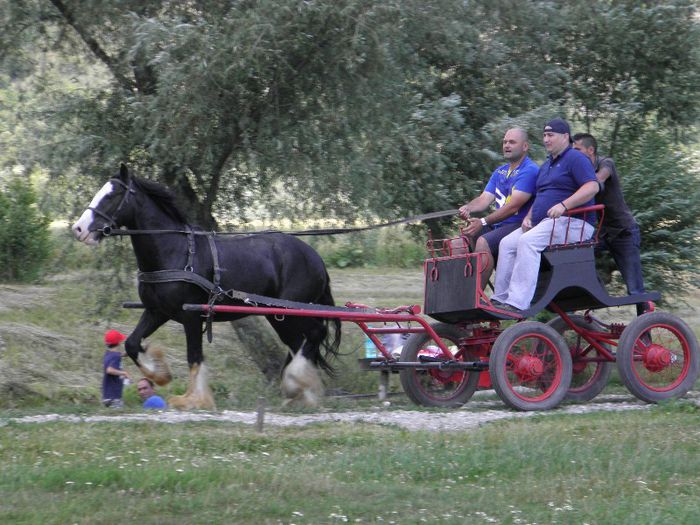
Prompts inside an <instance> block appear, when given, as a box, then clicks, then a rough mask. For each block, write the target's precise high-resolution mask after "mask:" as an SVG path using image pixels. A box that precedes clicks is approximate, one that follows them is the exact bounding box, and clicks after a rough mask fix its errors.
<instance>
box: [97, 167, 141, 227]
mask: <svg viewBox="0 0 700 525" xmlns="http://www.w3.org/2000/svg"><path fill="white" fill-rule="evenodd" d="M109 182H111V183H113V184H118V185H119V186H121V187H122V188H124V194H123V195H122V200H121V201H119V205H118V206H117V208H116V209H115V210H114V213H112V216H111V217H110V216H109V215H107V214H106V213H104V212H103V211H100V210H98V209H97V208H95V207H94V206H88V208H87V209H88V210H90V211H92V213H94V214H95V215H98V216H99V217H101V218H103V219H104V220H106V221H107V223H108V224H106V225H105V226H103V227H102V228H96V229H94V230H91V231H96V232H100V233H101V234H102V235H105V236H109V234H110V233H111V232H112V229H113V228H114V229H117V228H118V227H119V225H118V224H117V220H116V217H117V215H119V212H120V211H121V209H122V207H123V206H124V205H125V204H126V203H127V202H128V200H129V195H130V194H134V193H136V190H135V189H134V188H133V182H132V181H131V179H129V184H126V183H124V181H123V180H121V179H117V178H116V177H114V178H111V179H109Z"/></svg>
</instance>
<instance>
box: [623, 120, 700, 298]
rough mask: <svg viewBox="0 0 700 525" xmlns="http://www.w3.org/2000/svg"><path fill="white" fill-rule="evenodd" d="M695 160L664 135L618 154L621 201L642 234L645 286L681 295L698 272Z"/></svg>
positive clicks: (699, 183)
mask: <svg viewBox="0 0 700 525" xmlns="http://www.w3.org/2000/svg"><path fill="white" fill-rule="evenodd" d="M696 165H697V159H693V157H691V156H690V155H686V154H683V153H682V152H680V151H678V150H677V149H676V148H675V147H674V146H673V143H672V141H671V138H670V137H669V136H668V133H663V132H659V131H654V130H651V131H649V132H646V133H644V134H643V135H642V136H641V137H640V138H639V140H637V141H634V142H630V143H628V144H627V147H626V148H625V150H624V151H623V152H621V153H620V155H619V156H618V171H619V173H620V177H621V181H622V184H623V186H624V192H625V198H626V200H627V201H628V202H629V203H630V204H631V207H632V209H633V211H634V213H635V218H636V219H637V221H638V222H639V225H640V229H641V233H642V265H643V268H644V278H645V284H646V287H647V288H648V289H651V290H663V291H665V293H666V294H668V295H676V294H677V295H683V294H684V292H687V290H688V285H689V284H691V283H692V284H696V283H697V278H698V275H699V274H700V252H698V250H697V239H698V236H700V222H699V221H698V215H697V213H696V204H697V202H698V199H700V178H699V176H698V175H699V174H698V171H697V169H696V167H695V166H696Z"/></svg>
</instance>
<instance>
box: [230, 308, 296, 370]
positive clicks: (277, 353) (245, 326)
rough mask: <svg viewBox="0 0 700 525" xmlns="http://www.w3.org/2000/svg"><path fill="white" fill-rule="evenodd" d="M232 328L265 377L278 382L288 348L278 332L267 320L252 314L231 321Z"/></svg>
mask: <svg viewBox="0 0 700 525" xmlns="http://www.w3.org/2000/svg"><path fill="white" fill-rule="evenodd" d="M231 328H233V331H234V332H236V335H237V336H238V339H239V340H240V341H241V343H242V344H243V347H244V348H245V350H246V352H247V353H248V356H250V358H251V359H252V360H253V362H254V363H255V364H256V365H257V367H258V368H259V369H260V371H261V372H262V373H263V375H264V376H265V378H266V379H267V380H268V381H269V382H270V383H274V382H278V381H279V379H280V377H281V375H282V368H283V367H284V363H285V362H286V359H287V352H288V349H287V347H286V346H284V345H282V343H280V340H279V339H278V337H277V334H275V332H274V331H273V330H272V328H270V327H269V326H267V322H265V321H264V319H262V318H260V317H257V316H252V315H251V316H249V317H244V318H243V319H238V320H237V321H233V322H231Z"/></svg>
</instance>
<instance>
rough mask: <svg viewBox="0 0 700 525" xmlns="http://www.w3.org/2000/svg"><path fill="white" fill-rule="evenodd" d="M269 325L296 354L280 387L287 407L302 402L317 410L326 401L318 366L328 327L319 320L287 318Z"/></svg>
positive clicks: (286, 369) (289, 363)
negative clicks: (292, 403)
mask: <svg viewBox="0 0 700 525" xmlns="http://www.w3.org/2000/svg"><path fill="white" fill-rule="evenodd" d="M268 321H270V324H272V327H273V328H274V329H275V331H276V332H277V335H279V337H280V339H282V342H283V343H284V344H286V345H287V346H288V347H289V348H290V350H291V352H292V353H293V354H294V357H293V358H291V359H288V360H287V365H286V366H285V368H284V371H283V372H282V383H281V385H280V386H281V390H282V396H283V397H284V398H285V400H284V404H285V405H286V404H288V403H291V402H299V403H300V404H301V405H303V406H309V407H316V406H318V405H319V404H320V401H321V398H322V397H323V382H322V381H321V375H320V374H319V371H318V366H317V363H318V356H319V351H320V350H319V346H320V342H321V340H322V339H323V338H324V337H325V332H326V330H325V326H324V325H323V323H321V322H319V321H318V320H316V319H312V318H302V317H296V318H293V317H287V318H285V319H284V320H283V321H278V320H276V319H275V318H274V317H269V318H268Z"/></svg>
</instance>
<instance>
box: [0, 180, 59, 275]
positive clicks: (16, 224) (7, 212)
mask: <svg viewBox="0 0 700 525" xmlns="http://www.w3.org/2000/svg"><path fill="white" fill-rule="evenodd" d="M48 224H49V219H48V218H47V217H44V216H43V215H42V214H41V213H40V212H39V210H38V208H37V205H36V197H35V195H34V191H33V190H32V187H31V184H30V183H29V182H28V181H26V180H24V179H22V178H20V177H13V178H11V179H10V181H9V182H8V183H7V184H6V185H5V187H4V188H3V189H2V191H0V281H5V282H31V281H35V280H36V279H37V278H38V277H39V276H40V275H41V273H42V270H43V267H44V263H45V262H46V261H47V259H48V257H49V252H50V243H49V230H48Z"/></svg>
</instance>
